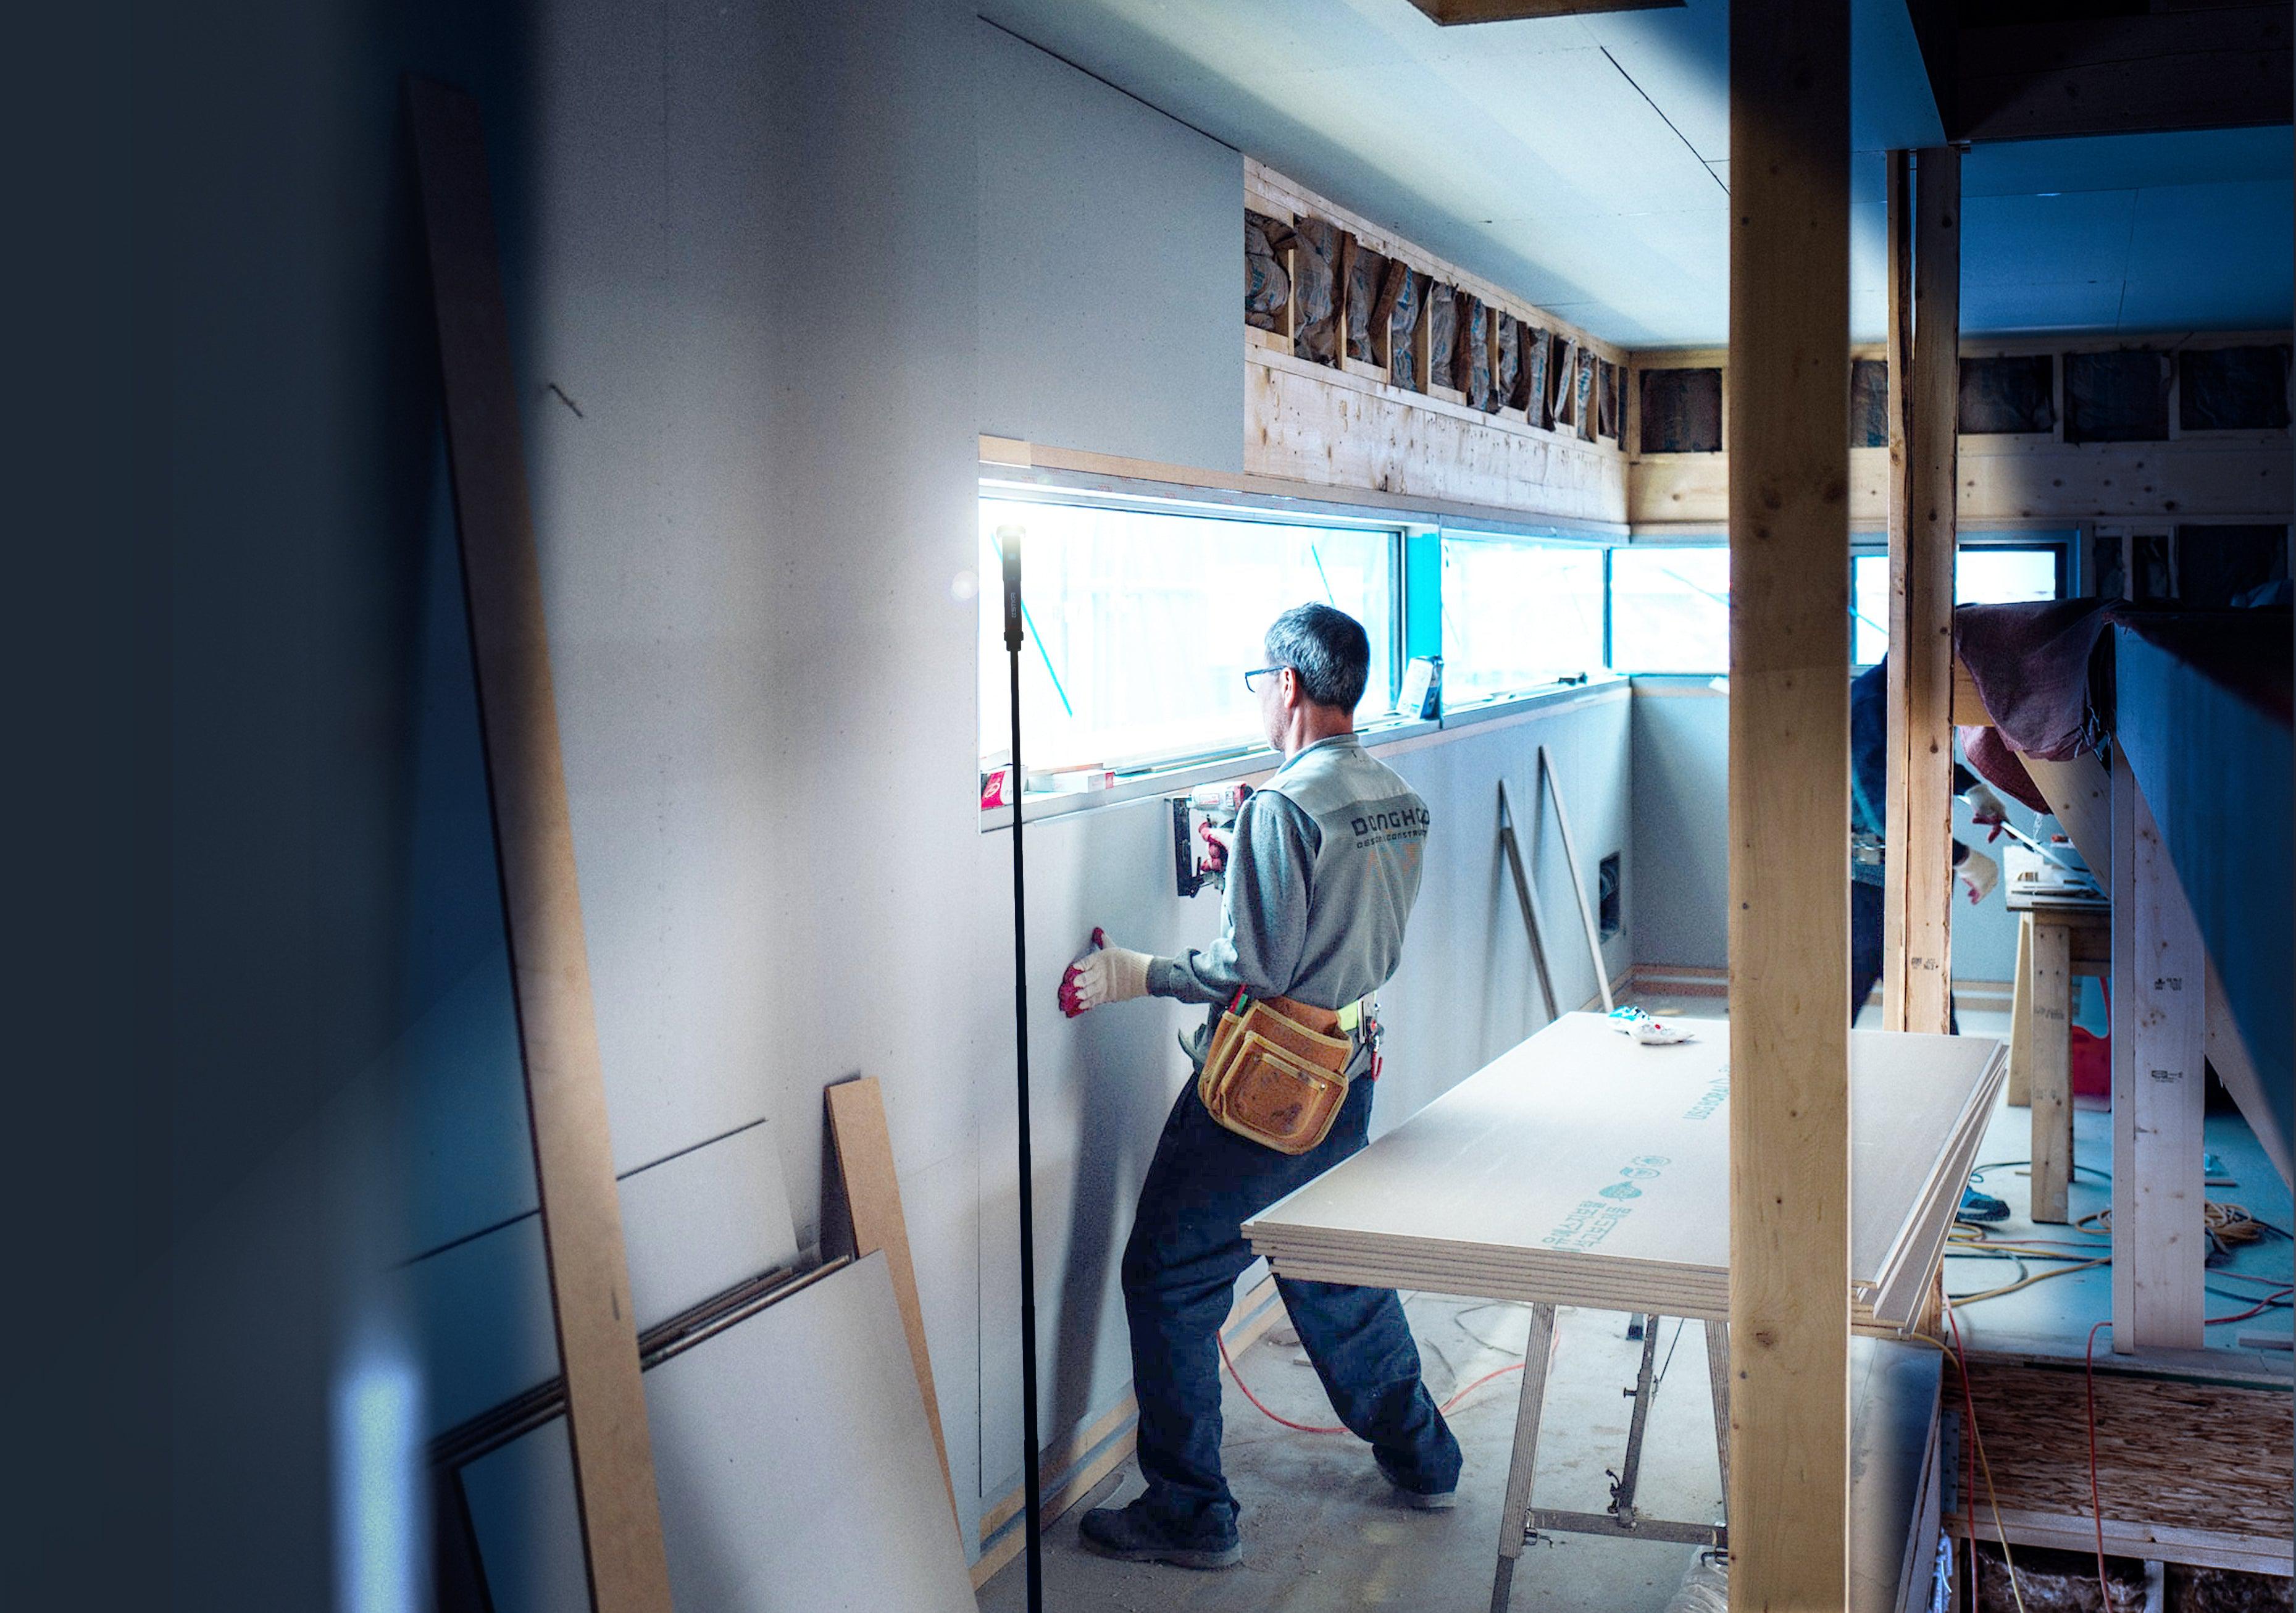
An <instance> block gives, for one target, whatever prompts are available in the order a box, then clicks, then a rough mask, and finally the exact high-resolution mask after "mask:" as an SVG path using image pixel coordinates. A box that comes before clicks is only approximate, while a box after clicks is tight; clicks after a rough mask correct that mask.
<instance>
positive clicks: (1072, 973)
mask: <svg viewBox="0 0 2296 1613" xmlns="http://www.w3.org/2000/svg"><path fill="white" fill-rule="evenodd" d="M1148 961H1149V959H1148V954H1147V953H1145V952H1133V951H1126V950H1125V949H1124V948H1122V947H1112V946H1111V945H1109V944H1108V932H1107V931H1105V930H1100V929H1095V931H1093V933H1092V946H1091V948H1090V950H1088V951H1087V952H1086V953H1085V955H1084V956H1083V957H1081V958H1079V959H1077V960H1076V961H1075V962H1074V963H1072V964H1070V965H1069V967H1068V972H1067V973H1066V974H1064V975H1062V976H1061V1012H1062V1013H1063V1014H1065V1015H1067V1016H1069V1017H1070V1019H1074V1018H1076V1017H1077V1016H1078V1015H1080V1014H1083V1013H1085V1012H1086V1011H1087V1010H1088V1009H1092V1008H1100V1007H1102V1006H1103V1005H1104V1004H1107V1003H1111V1002H1125V1001H1128V1000H1130V999H1132V998H1135V997H1145V996H1146V995H1148Z"/></svg>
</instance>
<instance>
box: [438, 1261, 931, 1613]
mask: <svg viewBox="0 0 2296 1613" xmlns="http://www.w3.org/2000/svg"><path fill="white" fill-rule="evenodd" d="M645 1391H646V1417H647V1420H648V1422H649V1424H650V1425H651V1427H652V1432H653V1455H654V1471H655V1474H656V1478H657V1482H658V1483H659V1485H660V1495H661V1524H662V1540H663V1545H664V1547H665V1549H666V1550H667V1551H668V1557H669V1576H670V1588H671V1591H672V1592H673V1594H674V1596H675V1598H676V1605H677V1606H678V1607H680V1608H693V1609H726V1613H881V1610H882V1609H895V1608H898V1609H902V1610H903V1613H974V1601H973V1594H972V1580H971V1578H970V1576H968V1574H967V1572H966V1569H965V1563H964V1548H963V1547H962V1545H960V1544H959V1543H958V1540H957V1535H956V1531H955V1529H954V1528H953V1527H951V1526H950V1523H949V1516H948V1500H947V1492H946V1491H945V1490H944V1488H943V1487H942V1483H941V1469H940V1461H939V1458H938V1457H937V1456H936V1455H935V1454H934V1451H933V1442H932V1436H931V1433H930V1432H929V1431H928V1430H927V1428H926V1426H925V1411H924V1402H923V1399H922V1395H920V1393H919V1391H918V1388H917V1379H916V1373H915V1371H914V1368H913V1367H912V1365H911V1362H910V1360H909V1351H908V1345H907V1343H906V1337H905V1335H904V1334H903V1333H902V1330H901V1313H900V1310H899V1307H898V1304H896V1302H895V1300H894V1298H893V1286H892V1282H891V1280H890V1277H889V1275H888V1273H887V1270H886V1264H885V1257H884V1256H883V1255H870V1256H868V1257H867V1258H866V1259H864V1260H860V1261H857V1262H855V1263H853V1264H851V1265H849V1266H845V1267H842V1268H840V1270H837V1271H832V1272H831V1273H829V1275H827V1276H826V1277H824V1278H822V1279H820V1280H818V1281H816V1282H812V1283H809V1284H808V1285H807V1286H806V1287H804V1288H800V1289H799V1290H798V1291H797V1292H796V1293H794V1294H791V1295H789V1296H786V1297H784V1298H783V1299H780V1300H777V1301H775V1303H774V1304H770V1305H767V1307H765V1309H763V1310H761V1311H758V1312H757V1313H755V1314H753V1315H751V1316H749V1317H746V1318H744V1319H743V1320H742V1321H739V1322H737V1323H735V1324H734V1326H732V1327H730V1328H727V1329H725V1330H724V1331H723V1332H720V1333H716V1334H713V1335H711V1336H709V1337H707V1338H704V1339H703V1340H702V1341H701V1343H699V1344H697V1345H695V1346H693V1347H692V1348H691V1349H688V1350H685V1351H682V1352H681V1353H679V1354H676V1355H673V1356H672V1357H670V1358H669V1359H668V1361H665V1362H662V1363H661V1364H660V1365H659V1366H656V1367H653V1368H652V1369H651V1370H648V1371H647V1373H646V1374H645ZM462 1482H463V1496H464V1499H465V1500H466V1501H467V1502H468V1504H469V1507H470V1516H471V1530H472V1533H473V1535H475V1536H476V1538H477V1541H478V1545H479V1560H480V1565H481V1567H482V1568H483V1570H484V1573H485V1576H486V1584H487V1593H488V1601H489V1603H490V1605H491V1606H492V1608H493V1609H494V1610H495V1613H564V1610H565V1609H578V1608H586V1607H588V1606H589V1605H590V1593H589V1589H588V1586H587V1584H586V1582H585V1580H584V1576H583V1568H582V1541H581V1535H580V1532H579V1530H580V1526H579V1524H578V1521H577V1516H576V1512H575V1506H574V1472H573V1465H572V1462H571V1461H570V1452H569V1451H568V1448H567V1443H566V1420H565V1419H564V1418H563V1417H558V1418H553V1420H551V1421H549V1422H547V1423H545V1424H544V1425H543V1426H542V1427H541V1428H537V1429H535V1430H534V1431H533V1432H532V1433H529V1434H527V1435H525V1436H522V1437H521V1438H519V1439H517V1440H514V1441H512V1443H511V1444H507V1445H505V1446H504V1447H503V1448H502V1449H500V1450H498V1451H496V1452H494V1453H491V1454H489V1455H487V1456H484V1457H481V1458H480V1459H479V1460H478V1461H474V1462H472V1463H471V1465H470V1466H469V1467H467V1468H465V1469H463V1475H462Z"/></svg>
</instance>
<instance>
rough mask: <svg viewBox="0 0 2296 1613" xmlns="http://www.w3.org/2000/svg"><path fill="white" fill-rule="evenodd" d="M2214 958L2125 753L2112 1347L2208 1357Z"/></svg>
mask: <svg viewBox="0 0 2296 1613" xmlns="http://www.w3.org/2000/svg"><path fill="white" fill-rule="evenodd" d="M2207 967H2208V965H2207V961H2206V953H2205V952H2204V951H2202V944H2201V936H2200V930H2199V927H2198V926H2196V925H2194V922H2193V916H2192V912H2191V909H2189V908H2187V907H2186V906H2185V896H2184V889H2183V887H2182V886H2181V885H2179V884H2178V883H2177V870H2176V867H2175V865H2174V864H2173V863H2172V862H2171V861H2170V860H2169V848H2168V846H2167V845H2166V844H2163V843H2162V841H2161V830H2160V826H2159V825H2158V824H2156V823H2155V822H2154V821H2153V812H2152V809H2151V808H2150V807H2149V806H2148V805H2147V804H2146V803H2145V800H2144V790H2143V789H2142V788H2141V787H2140V786H2138V784H2137V781H2136V777H2135V775H2134V773H2133V772H2132V771H2131V769H2129V767H2128V761H2127V760H2126V759H2125V758H2121V757H2116V758H2114V760H2113V764H2112V1347H2113V1348H2114V1349H2115V1350H2117V1351H2120V1352H2121V1353H2123V1354H2127V1353H2128V1352H2130V1351H2134V1350H2139V1349H2152V1348H2168V1349H2194V1350H2196V1349H2199V1348H2200V1347H2201V1346H2202V1344H2203V1343H2204V1342H2205V1337H2204V1332H2203V1329H2202V1325H2201V1318H2202V1303H2203V1296H2202V1276H2203V1268H2202V1260H2203V1259H2204V1257H2205V1255H2206V1254H2207V1249H2208V1245H2207V1239H2206V1236H2205V1226H2204V1222H2203V1214H2202V1211H2203V1205H2204V1201H2205V1195H2206V1184H2205V1182H2204V1181H2203V1179H2202V1168H2201V1167H2202V1133H2201V1122H2202V1108H2203V1104H2204V1099H2205V1097H2206V1090H2205V1083H2204V1082H2203V1080H2202V1060H2203V1058H2204V1057H2205V1045H2204V1044H2205V1041H2206V1008H2205V1002H2206V995H2207V992H2206V984H2205V981H2204V975H2205V973H2206V971H2207Z"/></svg>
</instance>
